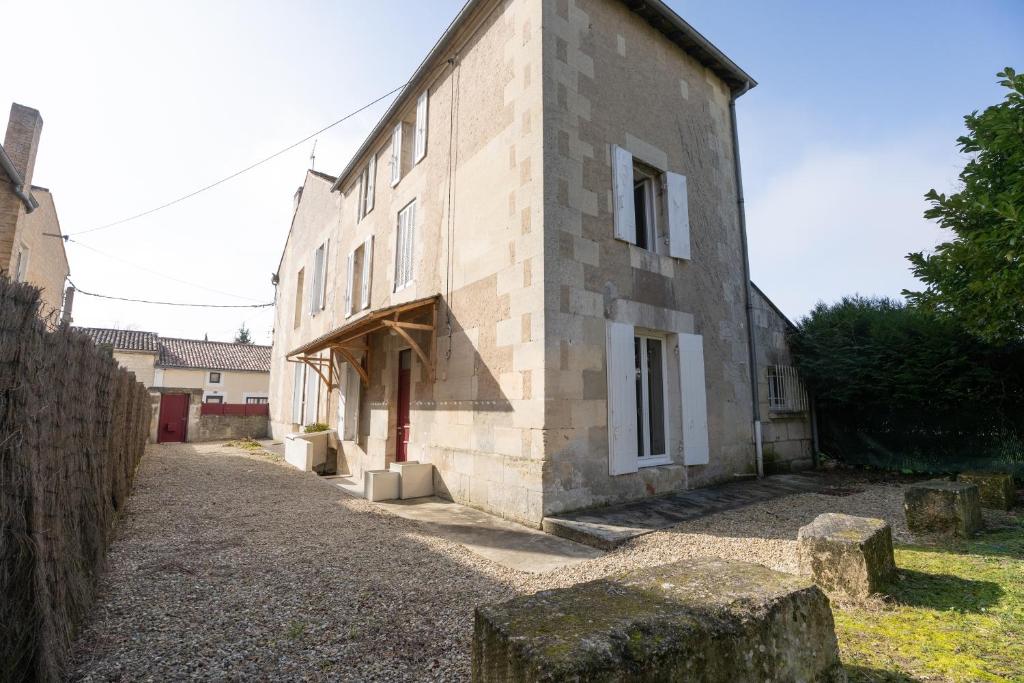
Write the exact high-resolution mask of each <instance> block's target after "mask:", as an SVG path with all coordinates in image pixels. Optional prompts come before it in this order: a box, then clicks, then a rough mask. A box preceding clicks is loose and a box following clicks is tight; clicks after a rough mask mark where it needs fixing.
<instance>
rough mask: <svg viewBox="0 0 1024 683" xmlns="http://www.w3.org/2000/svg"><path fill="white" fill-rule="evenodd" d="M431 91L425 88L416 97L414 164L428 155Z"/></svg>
mask: <svg viewBox="0 0 1024 683" xmlns="http://www.w3.org/2000/svg"><path fill="white" fill-rule="evenodd" d="M429 112H430V91H429V90H424V91H423V92H422V93H420V96H419V97H418V98H416V123H415V124H414V125H415V128H414V133H413V164H418V163H420V162H421V161H423V160H424V159H425V158H426V156H427V127H428V125H429V122H430V113H429Z"/></svg>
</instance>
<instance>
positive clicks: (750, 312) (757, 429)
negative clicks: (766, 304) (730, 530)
mask: <svg viewBox="0 0 1024 683" xmlns="http://www.w3.org/2000/svg"><path fill="white" fill-rule="evenodd" d="M751 87H752V86H751V85H750V83H749V82H748V83H744V84H743V87H742V88H740V89H739V90H738V91H733V93H732V96H731V97H730V98H729V125H730V126H731V127H732V156H733V167H734V168H735V169H736V209H737V212H738V213H739V217H740V242H741V244H742V247H743V284H744V287H743V292H744V295H745V297H746V304H747V339H748V342H749V343H748V344H747V351H748V354H749V358H748V364H749V365H750V403H751V407H752V408H753V412H754V453H755V462H756V464H757V476H758V478H761V477H764V449H763V444H762V442H761V404H760V401H759V400H758V387H757V383H758V372H757V345H756V341H755V339H754V301H753V298H752V297H751V295H750V256H749V254H748V253H747V213H746V207H745V204H744V200H743V172H742V170H741V168H740V135H739V131H738V130H737V129H736V100H737V98H739V97H741V96H742V95H743V94H744V93H745V92H747V91H748V90H750V88H751Z"/></svg>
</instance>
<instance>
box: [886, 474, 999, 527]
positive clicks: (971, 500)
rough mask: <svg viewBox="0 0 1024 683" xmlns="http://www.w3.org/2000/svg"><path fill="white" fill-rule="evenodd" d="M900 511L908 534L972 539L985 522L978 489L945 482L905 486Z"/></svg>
mask: <svg viewBox="0 0 1024 683" xmlns="http://www.w3.org/2000/svg"><path fill="white" fill-rule="evenodd" d="M903 509H904V512H905V513H906V517H907V527H908V528H909V529H910V531H911V533H914V534H922V533H925V534H927V533H932V534H946V535H953V536H962V537H967V536H972V535H974V534H975V533H976V532H978V531H980V530H981V529H982V528H983V527H984V525H985V522H984V520H983V519H982V516H981V499H980V497H979V495H978V487H977V486H975V485H974V484H967V483H965V482H959V481H949V480H948V479H932V480H929V481H924V482H920V483H917V484H912V485H910V486H908V487H907V488H906V489H905V490H904V492H903Z"/></svg>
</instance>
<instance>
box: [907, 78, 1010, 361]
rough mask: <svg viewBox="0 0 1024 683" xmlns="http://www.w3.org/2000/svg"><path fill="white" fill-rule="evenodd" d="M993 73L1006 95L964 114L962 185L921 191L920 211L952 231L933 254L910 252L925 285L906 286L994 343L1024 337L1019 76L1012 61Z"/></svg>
mask: <svg viewBox="0 0 1024 683" xmlns="http://www.w3.org/2000/svg"><path fill="white" fill-rule="evenodd" d="M998 76H999V77H1000V78H1001V79H1002V80H1000V81H999V83H1000V85H1002V86H1004V87H1005V88H1006V89H1007V90H1008V91H1009V92H1007V94H1006V97H1005V98H1004V100H1003V101H1002V102H1000V103H999V104H997V105H994V106H991V107H989V108H988V109H986V110H985V111H983V112H982V113H980V114H979V113H978V112H977V111H975V112H974V113H972V114H970V115H969V116H966V117H964V121H965V123H966V126H967V131H968V133H967V135H963V136H961V137H960V138H959V139H958V140H957V143H958V145H959V147H960V151H962V152H964V153H965V154H969V155H971V160H970V161H969V162H968V163H967V165H966V166H965V167H964V170H963V171H962V172H961V173H960V181H961V183H962V187H961V189H960V191H959V192H956V193H954V194H951V195H949V196H947V195H945V194H940V193H938V192H936V191H935V190H931V191H930V192H928V194H926V195H925V197H926V198H927V199H928V201H929V203H930V204H931V206H930V207H929V208H928V210H927V211H925V214H924V215H925V218H928V219H932V220H937V221H938V222H939V225H941V226H942V227H943V228H947V229H949V230H951V231H953V233H954V235H955V236H954V238H953V239H952V240H951V241H949V242H944V243H942V244H940V245H939V246H938V247H936V249H935V252H934V253H933V254H924V253H921V252H918V253H914V254H909V255H908V256H907V258H908V259H909V260H910V263H911V264H912V266H913V268H912V270H913V272H914V275H916V276H917V277H918V278H919V279H920V280H921V281H922V282H924V284H925V290H924V291H922V292H910V291H904V292H903V294H904V295H905V296H906V297H907V299H908V300H909V301H910V302H911V303H913V304H916V305H918V306H920V307H922V308H925V309H928V310H932V311H935V312H938V313H940V314H947V315H952V316H955V317H956V318H958V319H959V320H960V321H961V322H962V324H963V325H964V326H965V327H966V329H967V330H968V331H970V332H971V333H973V334H976V335H978V336H979V337H981V338H983V339H986V340H989V341H993V342H1000V341H1010V340H1019V339H1021V338H1024V267H1022V265H1024V76H1022V75H1017V73H1016V72H1015V71H1014V70H1013V69H1011V68H1009V67H1007V68H1006V69H1005V70H1003V71H1002V72H1000V73H999V74H998Z"/></svg>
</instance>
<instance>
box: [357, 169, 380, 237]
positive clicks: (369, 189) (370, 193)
mask: <svg viewBox="0 0 1024 683" xmlns="http://www.w3.org/2000/svg"><path fill="white" fill-rule="evenodd" d="M376 182H377V155H376V154H371V155H370V160H369V161H368V162H366V167H365V168H364V169H363V172H362V174H361V175H360V177H359V200H358V202H357V206H356V209H357V211H356V213H357V215H356V218H357V220H360V221H361V220H363V218H365V217H366V215H367V214H368V213H370V212H371V211H373V203H374V195H375V185H376Z"/></svg>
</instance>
